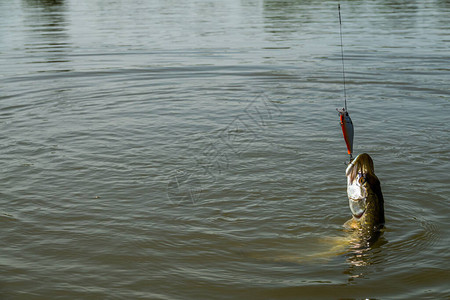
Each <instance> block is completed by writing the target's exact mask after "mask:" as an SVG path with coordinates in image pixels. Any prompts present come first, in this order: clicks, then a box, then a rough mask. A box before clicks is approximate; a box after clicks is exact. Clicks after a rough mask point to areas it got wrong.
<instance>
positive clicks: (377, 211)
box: [346, 153, 384, 231]
mask: <svg viewBox="0 0 450 300" xmlns="http://www.w3.org/2000/svg"><path fill="white" fill-rule="evenodd" d="M346 175H347V195H348V200H349V205H350V210H351V211H352V214H353V219H354V220H355V221H356V222H357V224H358V226H359V227H360V228H361V229H367V230H368V231H374V230H378V229H380V228H381V227H382V226H383V224H384V200H383V194H382V192H381V186H380V181H379V180H378V177H377V176H376V175H375V171H374V166H373V160H372V158H371V157H370V155H369V154H367V153H363V154H360V155H358V156H357V157H356V158H355V159H354V160H353V161H352V162H351V163H350V164H349V165H348V167H347V170H346Z"/></svg>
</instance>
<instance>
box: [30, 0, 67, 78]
mask: <svg viewBox="0 0 450 300" xmlns="http://www.w3.org/2000/svg"><path fill="white" fill-rule="evenodd" d="M22 8H23V11H24V13H25V14H24V15H25V18H24V23H25V24H24V25H25V28H26V30H27V33H28V34H26V36H25V37H26V40H25V51H26V52H27V53H29V54H32V56H33V61H32V62H33V63H57V64H61V63H66V62H69V57H68V52H69V50H70V49H71V43H70V41H69V40H70V36H69V34H68V31H67V27H68V22H67V20H66V14H67V6H66V4H65V1H63V0H39V1H33V0H23V1H22ZM42 71H44V72H45V71H48V70H42ZM51 71H60V72H62V71H69V70H68V69H67V67H66V66H62V65H61V66H58V68H57V70H54V69H52V70H51Z"/></svg>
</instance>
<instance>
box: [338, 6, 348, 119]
mask: <svg viewBox="0 0 450 300" xmlns="http://www.w3.org/2000/svg"><path fill="white" fill-rule="evenodd" d="M338 11H339V35H340V36H341V60H342V79H343V81H344V108H345V110H346V111H347V92H346V89H345V64H344V43H343V42H342V20H341V4H338Z"/></svg>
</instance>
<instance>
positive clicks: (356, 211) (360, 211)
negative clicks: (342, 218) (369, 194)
mask: <svg viewBox="0 0 450 300" xmlns="http://www.w3.org/2000/svg"><path fill="white" fill-rule="evenodd" d="M366 200H367V199H366V198H362V199H361V198H360V199H353V198H349V199H348V203H349V206H350V210H351V211H352V215H353V216H354V217H355V218H356V219H360V218H361V217H362V216H363V215H364V213H365V212H366Z"/></svg>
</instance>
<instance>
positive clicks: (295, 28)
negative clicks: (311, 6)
mask: <svg viewBox="0 0 450 300" xmlns="http://www.w3.org/2000/svg"><path fill="white" fill-rule="evenodd" d="M263 7H264V23H265V29H266V31H267V32H269V33H272V34H273V37H274V39H276V40H284V39H286V38H287V37H288V36H289V35H291V34H297V33H298V32H301V28H300V27H301V26H302V24H305V23H309V22H310V21H311V18H312V15H311V14H310V13H308V11H306V10H305V9H304V8H303V2H299V1H273V0H266V1H264V5H263Z"/></svg>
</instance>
